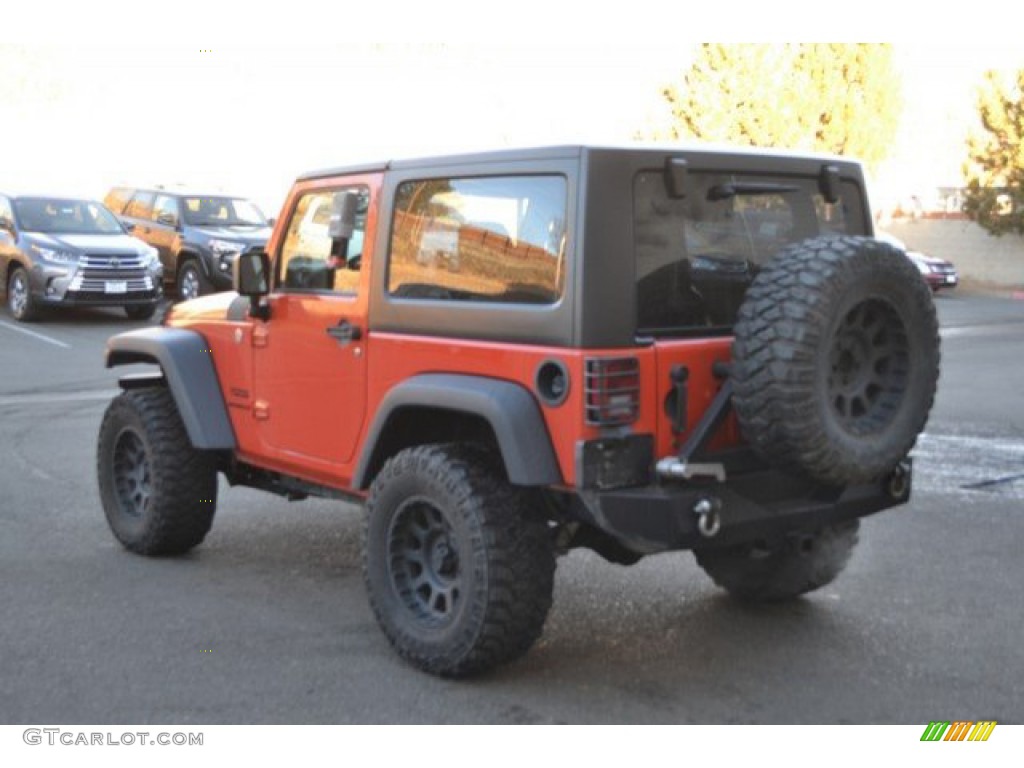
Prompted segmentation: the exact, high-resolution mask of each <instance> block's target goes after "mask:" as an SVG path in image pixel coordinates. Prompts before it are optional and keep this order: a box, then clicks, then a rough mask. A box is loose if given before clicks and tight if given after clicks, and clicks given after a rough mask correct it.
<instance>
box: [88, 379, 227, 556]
mask: <svg viewBox="0 0 1024 768" xmlns="http://www.w3.org/2000/svg"><path fill="white" fill-rule="evenodd" d="M96 466H97V473H98V475H99V487H100V498H101V500H102V502H103V511H104V513H105V514H106V516H107V523H109V525H110V529H111V531H113V533H114V536H115V537H116V538H117V540H118V541H120V542H121V544H123V545H124V546H125V548H127V549H129V550H131V551H132V552H135V553H137V554H140V555H179V554H182V553H184V552H187V551H188V550H190V549H192V548H193V547H195V546H196V545H198V544H199V543H200V542H201V541H202V540H203V538H204V537H205V536H206V534H207V532H208V531H209V530H210V525H211V524H212V522H213V513H214V510H215V509H216V506H217V468H216V463H215V461H214V459H213V457H212V455H211V454H209V453H208V452H206V451H200V450H197V449H195V448H194V447H193V446H192V443H191V441H190V440H189V438H188V433H187V432H186V431H185V426H184V424H182V422H181V417H180V416H179V415H178V408H177V406H176V405H175V403H174V398H173V397H172V396H171V393H170V392H169V391H168V390H167V389H165V388H163V387H153V388H147V389H136V390H129V391H127V392H122V393H121V394H120V395H118V396H117V397H115V398H114V399H113V401H111V403H110V406H109V407H108V408H107V412H106V413H105V414H104V416H103V423H102V424H101V425H100V435H99V447H98V450H97V457H96Z"/></svg>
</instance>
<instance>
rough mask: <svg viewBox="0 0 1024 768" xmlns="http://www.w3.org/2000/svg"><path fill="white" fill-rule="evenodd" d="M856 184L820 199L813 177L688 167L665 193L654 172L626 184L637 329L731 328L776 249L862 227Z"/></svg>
mask: <svg viewBox="0 0 1024 768" xmlns="http://www.w3.org/2000/svg"><path fill="white" fill-rule="evenodd" d="M860 199H861V198H860V194H859V190H858V188H857V186H856V185H855V184H853V183H851V182H845V181H844V182H843V184H842V192H841V199H840V200H839V202H837V203H835V204H829V203H827V202H825V199H824V197H822V195H821V193H820V191H819V189H818V182H817V179H815V178H794V177H789V176H785V177H784V176H768V175H736V174H726V173H710V172H696V171H691V172H690V173H689V174H687V179H686V196H685V197H684V198H682V199H672V198H670V197H669V196H668V192H667V190H666V188H665V177H664V174H663V173H662V171H660V170H659V171H648V172H642V173H640V174H638V175H637V177H636V180H635V183H634V189H633V204H634V219H635V224H636V226H635V236H634V237H635V243H634V245H635V255H636V277H637V284H636V290H637V331H638V333H640V334H641V335H653V336H659V335H673V334H680V333H682V334H684V335H685V333H686V332H691V333H693V332H698V333H704V334H706V333H707V332H708V329H718V330H720V331H722V332H723V333H727V332H729V331H730V330H731V328H732V325H733V324H734V323H735V321H736V314H737V312H738V310H739V306H740V304H741V303H742V301H743V297H744V295H745V294H746V290H747V286H749V285H750V283H751V281H752V280H753V279H754V277H755V276H756V275H757V273H758V272H759V271H760V269H761V267H762V266H763V265H764V264H765V263H766V262H767V261H768V259H770V258H771V257H772V256H773V255H775V253H777V252H778V251H779V249H781V248H783V247H785V246H786V245H789V244H790V243H794V242H797V241H800V240H804V239H806V238H808V237H816V236H819V235H843V234H864V224H863V221H864V218H863V211H862V208H861V205H860V202H859V201H860Z"/></svg>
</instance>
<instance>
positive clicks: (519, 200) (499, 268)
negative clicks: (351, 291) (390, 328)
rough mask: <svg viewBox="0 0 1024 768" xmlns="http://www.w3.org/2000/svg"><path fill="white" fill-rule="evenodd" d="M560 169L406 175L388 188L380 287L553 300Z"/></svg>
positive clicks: (422, 293)
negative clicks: (390, 202) (391, 202)
mask: <svg viewBox="0 0 1024 768" xmlns="http://www.w3.org/2000/svg"><path fill="white" fill-rule="evenodd" d="M566 198H567V185H566V180H565V178H564V177H561V176H503V177H488V178H444V179H428V180H423V181H408V182H404V183H402V184H400V185H399V187H398V189H397V191H396V193H395V207H394V215H393V218H392V225H391V244H390V252H389V260H388V293H389V294H390V295H392V296H395V297H405V298H420V299H437V300H443V301H489V302H504V303H514V304H553V303H555V302H557V301H558V300H559V298H560V297H561V296H562V293H563V291H564V277H565V276H564V272H565V268H564V267H565V236H566V233H565V221H566Z"/></svg>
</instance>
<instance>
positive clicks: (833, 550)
mask: <svg viewBox="0 0 1024 768" xmlns="http://www.w3.org/2000/svg"><path fill="white" fill-rule="evenodd" d="M859 527H860V521H859V520H851V521H848V522H844V523H838V524H836V525H830V526H825V527H824V528H821V529H819V530H817V531H811V532H803V533H792V534H789V535H787V536H786V537H784V538H783V539H782V540H781V541H776V542H774V543H773V544H771V545H768V544H766V543H763V542H758V543H751V544H743V545H740V546H736V547H730V548H727V549H706V550H696V551H695V552H694V555H695V556H696V558H697V564H698V565H700V567H701V568H703V569H704V572H705V573H707V575H708V576H710V577H711V579H712V581H714V582H715V584H717V585H718V586H719V587H721V588H722V589H725V590H727V591H728V592H729V594H731V595H732V596H733V597H736V598H738V599H740V600H745V601H751V602H760V601H764V602H772V601H780V600H789V599H792V598H794V597H798V596H799V595H802V594H805V593H807V592H811V591H813V590H815V589H818V588H820V587H823V586H825V585H826V584H829V583H831V582H832V581H834V580H835V578H836V577H837V576H838V575H839V574H840V573H841V572H842V570H843V568H845V567H846V564H847V562H849V560H850V554H851V553H852V552H853V548H854V546H856V544H857V529H858V528H859Z"/></svg>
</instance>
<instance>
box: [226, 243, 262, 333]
mask: <svg viewBox="0 0 1024 768" xmlns="http://www.w3.org/2000/svg"><path fill="white" fill-rule="evenodd" d="M232 284H233V287H234V289H235V290H236V291H238V293H239V294H240V295H242V296H248V297H249V314H250V315H252V316H253V317H258V318H260V319H262V320H266V319H267V318H269V317H270V313H269V309H270V308H269V307H268V306H266V305H265V304H263V303H261V299H262V298H263V297H264V296H266V295H267V294H268V293H270V257H269V256H267V252H266V251H263V250H255V251H246V252H244V253H240V254H238V258H237V259H235V264H234V267H233V272H232Z"/></svg>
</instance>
